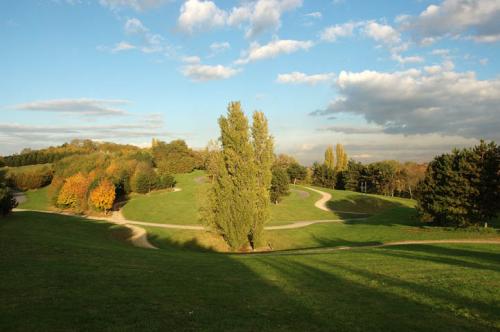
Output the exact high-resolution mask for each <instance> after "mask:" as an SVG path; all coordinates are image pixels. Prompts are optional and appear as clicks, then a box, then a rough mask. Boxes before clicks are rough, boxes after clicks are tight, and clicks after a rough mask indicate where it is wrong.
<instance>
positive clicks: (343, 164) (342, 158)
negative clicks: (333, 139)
mask: <svg viewBox="0 0 500 332" xmlns="http://www.w3.org/2000/svg"><path fill="white" fill-rule="evenodd" d="M335 154H336V157H337V163H336V164H335V170H336V171H337V172H342V171H344V170H346V169H347V163H348V161H349V160H348V158H347V153H346V152H345V150H344V146H343V145H342V144H340V143H337V146H336V147H335Z"/></svg>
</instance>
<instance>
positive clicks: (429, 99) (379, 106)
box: [314, 61, 500, 139]
mask: <svg viewBox="0 0 500 332" xmlns="http://www.w3.org/2000/svg"><path fill="white" fill-rule="evenodd" d="M336 85H337V89H338V97H337V98H335V99H334V100H333V101H332V102H331V104H330V105H329V106H328V108H326V109H325V110H322V111H317V112H314V114H320V115H328V114H332V113H354V114H358V115H361V116H363V117H364V118H365V119H366V120H367V121H369V122H372V123H376V124H378V125H380V126H383V128H384V131H385V132H386V133H403V134H427V133H437V134H442V135H457V136H462V137H469V138H485V139H499V138H500V132H499V131H498V128H500V79H491V80H479V79H477V78H476V76H475V74H474V73H473V72H465V73H459V72H454V71H453V63H452V62H450V61H445V62H444V63H443V64H442V65H441V67H440V68H438V67H427V68H426V72H425V73H423V72H421V71H420V70H417V69H410V70H407V71H401V72H392V73H387V72H377V71H363V72H357V73H356V72H354V73H353V72H345V71H343V72H341V73H340V75H339V76H338V79H337V82H336Z"/></svg>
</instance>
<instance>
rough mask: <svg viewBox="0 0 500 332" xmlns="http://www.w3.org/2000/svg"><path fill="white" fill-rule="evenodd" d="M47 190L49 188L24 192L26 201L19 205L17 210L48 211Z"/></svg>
mask: <svg viewBox="0 0 500 332" xmlns="http://www.w3.org/2000/svg"><path fill="white" fill-rule="evenodd" d="M48 189H49V187H48V186H47V187H44V188H40V189H34V190H28V191H26V192H25V193H24V194H25V195H26V201H25V202H23V203H22V204H19V206H18V208H20V209H28V210H50V201H49V196H48V194H47V192H48Z"/></svg>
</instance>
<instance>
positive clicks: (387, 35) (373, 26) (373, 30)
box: [364, 21, 401, 45]
mask: <svg viewBox="0 0 500 332" xmlns="http://www.w3.org/2000/svg"><path fill="white" fill-rule="evenodd" d="M364 32H365V34H366V35H367V36H368V37H370V38H372V39H374V40H375V41H377V42H380V43H383V44H387V45H391V44H397V43H399V42H401V34H400V33H399V32H398V31H397V30H396V29H394V28H393V27H392V26H390V25H387V24H381V23H377V22H374V21H371V22H367V23H366V25H365V28H364Z"/></svg>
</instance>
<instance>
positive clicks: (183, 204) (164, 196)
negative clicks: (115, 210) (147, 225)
mask: <svg viewBox="0 0 500 332" xmlns="http://www.w3.org/2000/svg"><path fill="white" fill-rule="evenodd" d="M203 175H204V172H202V171H195V172H192V173H189V174H179V175H176V176H175V179H176V181H177V184H176V187H178V188H181V189H182V190H181V191H179V192H168V191H167V192H166V191H163V192H152V193H150V194H148V195H136V196H134V197H133V198H132V199H131V200H130V201H129V202H128V203H127V204H126V205H125V206H124V208H123V215H124V216H125V217H126V218H127V219H130V220H140V221H148V222H156V223H171V224H184V225H190V224H199V220H198V219H199V218H198V208H199V201H200V199H201V198H202V197H201V196H202V195H203V191H204V188H205V187H206V186H207V185H206V184H204V183H201V181H200V183H198V182H197V181H196V179H198V178H200V177H203Z"/></svg>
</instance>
